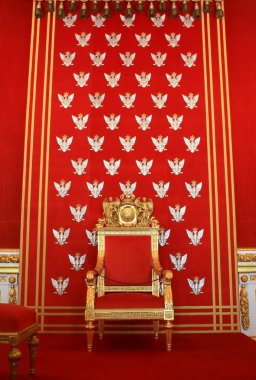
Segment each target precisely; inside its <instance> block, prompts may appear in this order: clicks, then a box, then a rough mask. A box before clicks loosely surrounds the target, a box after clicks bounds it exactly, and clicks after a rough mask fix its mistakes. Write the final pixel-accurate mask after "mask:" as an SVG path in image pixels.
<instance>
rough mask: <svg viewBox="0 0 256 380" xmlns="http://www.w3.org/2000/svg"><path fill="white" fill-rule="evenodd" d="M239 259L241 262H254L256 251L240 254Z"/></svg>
mask: <svg viewBox="0 0 256 380" xmlns="http://www.w3.org/2000/svg"><path fill="white" fill-rule="evenodd" d="M237 260H238V261H241V262H254V261H256V254H255V253H245V254H238V255H237Z"/></svg>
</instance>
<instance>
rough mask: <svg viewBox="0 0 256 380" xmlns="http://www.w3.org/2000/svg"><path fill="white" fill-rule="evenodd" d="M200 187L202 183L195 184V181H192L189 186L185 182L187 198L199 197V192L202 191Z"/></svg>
mask: <svg viewBox="0 0 256 380" xmlns="http://www.w3.org/2000/svg"><path fill="white" fill-rule="evenodd" d="M202 185H203V184H202V182H199V183H197V182H196V181H192V182H191V185H190V184H189V183H187V182H185V186H186V189H187V190H188V192H189V197H192V198H198V197H201V195H199V192H200V191H201V189H202Z"/></svg>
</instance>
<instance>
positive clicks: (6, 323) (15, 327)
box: [0, 303, 38, 380]
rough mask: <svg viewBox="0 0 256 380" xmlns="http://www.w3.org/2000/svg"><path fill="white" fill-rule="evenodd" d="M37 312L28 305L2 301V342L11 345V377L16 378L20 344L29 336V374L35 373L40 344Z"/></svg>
mask: <svg viewBox="0 0 256 380" xmlns="http://www.w3.org/2000/svg"><path fill="white" fill-rule="evenodd" d="M36 334H37V323H36V313H35V312H34V310H31V309H28V308H27V307H24V306H20V305H14V304H5V303H0V343H7V344H9V345H10V352H9V366H10V378H11V380H16V379H17V376H18V369H19V364H20V358H21V352H20V350H19V349H18V344H19V343H20V342H21V341H22V340H23V339H25V338H28V346H29V354H30V368H29V374H30V375H33V374H34V373H35V356H36V351H37V346H38V338H37V336H36Z"/></svg>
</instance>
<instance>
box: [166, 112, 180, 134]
mask: <svg viewBox="0 0 256 380" xmlns="http://www.w3.org/2000/svg"><path fill="white" fill-rule="evenodd" d="M166 117H167V120H168V121H169V123H170V127H169V128H170V129H173V130H174V131H177V130H178V129H181V126H180V125H181V123H182V120H183V115H180V116H178V115H177V114H176V113H175V114H174V115H172V116H168V115H166Z"/></svg>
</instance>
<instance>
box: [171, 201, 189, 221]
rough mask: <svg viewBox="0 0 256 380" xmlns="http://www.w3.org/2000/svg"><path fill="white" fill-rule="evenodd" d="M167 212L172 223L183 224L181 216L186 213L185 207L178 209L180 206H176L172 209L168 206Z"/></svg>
mask: <svg viewBox="0 0 256 380" xmlns="http://www.w3.org/2000/svg"><path fill="white" fill-rule="evenodd" d="M169 211H170V213H171V215H172V217H173V219H172V221H173V222H177V223H179V222H184V219H183V216H184V215H185V212H186V206H183V207H180V205H176V206H175V207H174V208H173V207H171V206H169Z"/></svg>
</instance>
